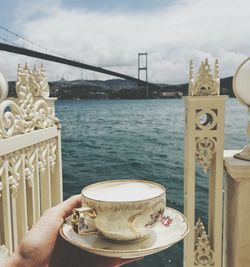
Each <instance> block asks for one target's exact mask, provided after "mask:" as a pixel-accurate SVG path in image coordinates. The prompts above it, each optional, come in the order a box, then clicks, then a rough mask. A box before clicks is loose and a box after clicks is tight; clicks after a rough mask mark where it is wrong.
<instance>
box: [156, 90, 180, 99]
mask: <svg viewBox="0 0 250 267" xmlns="http://www.w3.org/2000/svg"><path fill="white" fill-rule="evenodd" d="M182 96H183V93H182V92H179V91H175V92H160V93H159V98H182Z"/></svg>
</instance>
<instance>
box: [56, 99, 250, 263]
mask: <svg viewBox="0 0 250 267" xmlns="http://www.w3.org/2000/svg"><path fill="white" fill-rule="evenodd" d="M56 115H57V116H58V118H59V119H60V121H61V123H62V158H63V183H64V197H65V198H67V197H69V196H71V195H73V194H78V193H80V190H81V189H82V188H83V187H85V186H87V185H89V184H92V183H95V182H99V181H104V180H108V179H146V180H151V181H155V182H157V183H160V184H162V185H163V186H165V187H166V194H167V205H168V206H169V207H172V208H174V209H177V210H179V211H181V212H183V160H184V158H183V154H184V118H185V109H184V100H182V99H173V100H172V99H169V100H89V101H88V100H82V101H73V100H60V101H57V103H56ZM248 120H249V115H248V113H247V108H246V107H243V106H242V105H241V104H240V103H239V102H238V101H237V100H236V99H229V100H228V101H227V102H226V122H225V149H229V150H231V149H240V148H242V147H243V146H244V145H245V144H246V143H247V137H246V126H247V123H248ZM207 199H208V178H207V176H206V175H204V174H203V172H202V170H201V168H199V167H198V168H197V181H196V202H197V203H196V217H197V218H198V217H201V218H202V220H203V221H204V222H205V224H206V222H207V210H208V207H207V202H208V201H207ZM128 266H130V267H151V266H157V267H165V266H167V267H168V266H169V267H181V266H183V257H182V243H181V242H180V243H178V244H176V245H174V246H172V247H171V248H169V249H167V250H165V251H163V252H160V253H157V254H155V255H152V256H147V257H145V258H144V259H143V260H140V261H138V262H135V263H131V264H130V265H128Z"/></svg>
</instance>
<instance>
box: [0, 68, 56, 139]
mask: <svg viewBox="0 0 250 267" xmlns="http://www.w3.org/2000/svg"><path fill="white" fill-rule="evenodd" d="M16 92H17V99H15V100H13V101H12V100H8V99H7V100H4V101H3V102H1V103H0V139H3V138H8V137H11V136H13V135H17V134H23V133H27V132H31V131H33V130H37V129H44V128H48V127H51V126H54V125H56V124H57V123H58V122H59V120H58V119H57V118H56V116H55V114H54V113H53V112H52V111H51V110H50V108H49V107H48V104H47V103H46V101H45V100H44V99H45V98H48V97H49V85H48V81H47V78H46V72H45V68H44V66H43V65H42V66H41V70H40V71H39V70H38V69H37V68H36V67H34V70H33V71H31V70H30V69H29V66H28V64H27V63H26V64H25V66H24V67H23V68H22V67H21V65H20V64H19V65H18V68H17V82H16ZM34 97H35V98H36V99H35V98H34ZM37 98H39V99H37Z"/></svg>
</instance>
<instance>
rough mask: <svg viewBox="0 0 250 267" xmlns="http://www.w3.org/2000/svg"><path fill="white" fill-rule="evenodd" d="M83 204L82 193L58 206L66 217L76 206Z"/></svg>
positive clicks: (61, 213) (62, 215)
mask: <svg viewBox="0 0 250 267" xmlns="http://www.w3.org/2000/svg"><path fill="white" fill-rule="evenodd" d="M80 206H81V195H80V194H79V195H75V196H72V197H70V198H68V199H67V200H65V201H63V202H62V203H60V204H59V205H58V206H57V208H58V210H59V211H60V215H61V217H62V218H63V219H66V218H67V217H68V216H69V215H70V214H71V213H72V211H73V209H74V208H78V207H80Z"/></svg>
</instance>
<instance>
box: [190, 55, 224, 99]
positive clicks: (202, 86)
mask: <svg viewBox="0 0 250 267" xmlns="http://www.w3.org/2000/svg"><path fill="white" fill-rule="evenodd" d="M191 75H192V76H191ZM191 77H192V79H191ZM219 90H220V80H219V63H218V59H217V60H216V61H215V69H214V75H213V74H212V70H211V67H210V65H209V62H208V59H207V58H206V59H205V60H204V61H202V62H201V65H200V68H199V71H198V74H197V77H196V79H195V80H194V78H193V63H190V81H189V95H191V96H208V95H219Z"/></svg>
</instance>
